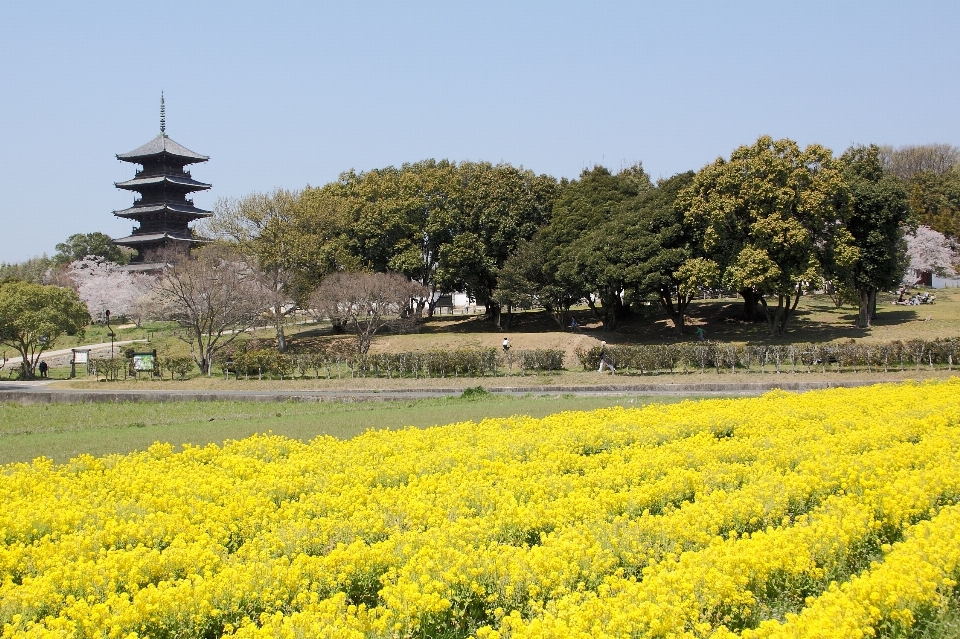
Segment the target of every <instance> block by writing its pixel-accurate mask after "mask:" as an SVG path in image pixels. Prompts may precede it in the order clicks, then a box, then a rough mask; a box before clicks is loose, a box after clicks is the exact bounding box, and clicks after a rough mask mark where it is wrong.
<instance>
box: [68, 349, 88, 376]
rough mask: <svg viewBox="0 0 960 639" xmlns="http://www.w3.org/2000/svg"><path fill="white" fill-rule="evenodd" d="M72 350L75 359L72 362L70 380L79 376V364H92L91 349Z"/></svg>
mask: <svg viewBox="0 0 960 639" xmlns="http://www.w3.org/2000/svg"><path fill="white" fill-rule="evenodd" d="M70 350H71V351H72V352H73V359H71V360H70V379H73V378H74V377H76V376H77V364H89V363H90V349H89V348H71V349H70Z"/></svg>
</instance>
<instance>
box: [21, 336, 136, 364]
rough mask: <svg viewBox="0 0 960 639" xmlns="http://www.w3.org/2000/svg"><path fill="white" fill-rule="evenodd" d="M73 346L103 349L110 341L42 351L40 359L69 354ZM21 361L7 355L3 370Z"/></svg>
mask: <svg viewBox="0 0 960 639" xmlns="http://www.w3.org/2000/svg"><path fill="white" fill-rule="evenodd" d="M146 341H147V340H145V339H128V340H124V341H122V342H114V343H113V347H114V348H116V347H118V346H126V345H127V344H135V343H137V342H146ZM74 348H89V349H90V350H91V351H98V350H103V349H105V348H106V349H109V348H110V342H104V343H103V344H81V345H79V346H74V347H73V348H61V349H58V350H55V351H43V354H42V355H41V356H40V359H53V358H55V357H63V356H64V355H70V354H71V353H72V352H73V349H74ZM21 361H23V358H22V357H20V356H19V355H17V356H16V357H8V358H7V360H6V363H5V364H4V365H3V368H4V370H6V369H9V368H10V367H11V366H12V367H14V368H16V367H17V366H20V362H21Z"/></svg>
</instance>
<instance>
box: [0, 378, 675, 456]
mask: <svg viewBox="0 0 960 639" xmlns="http://www.w3.org/2000/svg"><path fill="white" fill-rule="evenodd" d="M680 399H681V398H678V397H664V398H651V397H609V396H608V397H569V396H568V397H535V396H526V397H510V396H495V395H487V394H483V393H481V394H479V396H476V395H475V396H473V397H471V396H469V394H468V396H466V397H451V398H444V399H424V400H416V401H409V402H384V403H380V402H376V403H358V404H317V403H310V402H303V403H301V402H277V403H261V402H168V403H153V402H150V403H118V404H106V403H104V404H44V405H31V406H20V405H16V404H0V464H9V463H13V462H28V461H31V460H33V459H35V458H37V457H40V456H46V457H49V458H51V459H53V460H54V461H56V462H65V461H67V460H68V459H70V458H72V457H75V456H76V455H79V454H81V453H86V454H90V455H94V456H101V455H108V454H115V453H118V454H126V453H129V452H132V451H134V450H144V449H146V448H147V447H148V446H150V444H152V443H154V442H157V441H162V442H169V443H171V444H174V445H176V446H182V445H183V444H192V445H194V446H204V445H206V444H210V443H213V444H222V443H223V442H224V441H226V440H231V439H233V440H236V439H243V438H245V437H249V436H250V435H253V434H255V433H265V432H267V431H272V432H273V433H275V434H278V435H284V436H286V437H290V438H294V439H299V440H301V441H309V440H311V439H313V438H315V437H318V436H320V435H330V436H332V437H337V438H341V439H346V438H350V437H353V436H355V435H357V434H360V433H362V432H364V431H366V430H368V429H371V428H377V429H397V428H404V427H419V428H422V427H429V426H434V425H437V424H450V423H454V422H463V421H475V422H479V421H480V420H482V419H484V418H487V417H509V416H511V415H518V414H524V415H530V416H532V417H543V416H545V415H549V414H552V413H556V412H560V411H565V410H592V409H594V408H600V407H604V406H615V405H640V404H646V403H650V402H653V401H658V402H665V403H672V402H676V401H680Z"/></svg>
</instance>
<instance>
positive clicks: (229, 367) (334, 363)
mask: <svg viewBox="0 0 960 639" xmlns="http://www.w3.org/2000/svg"><path fill="white" fill-rule="evenodd" d="M563 359H564V353H563V351H560V350H549V349H537V350H525V351H523V350H522V351H511V352H509V353H507V354H506V355H505V356H504V355H502V354H501V353H500V352H498V350H497V349H496V348H464V349H457V350H453V351H442V350H433V351H427V352H403V353H375V354H370V353H368V354H365V355H358V354H356V353H352V354H349V353H342V352H341V353H337V352H319V353H299V354H292V355H288V354H280V353H277V352H276V351H275V350H272V349H268V348H256V349H250V350H243V349H237V350H236V351H234V352H233V353H232V358H231V359H230V360H229V361H227V362H225V363H224V364H222V366H221V370H222V371H223V374H224V375H227V374H229V373H235V374H236V375H237V377H241V376H242V377H244V378H246V379H249V378H250V377H256V378H258V379H262V378H263V376H264V375H267V376H270V377H273V376H279V377H280V378H281V379H284V378H293V377H296V376H299V377H313V378H315V379H319V378H321V377H323V378H326V379H334V378H337V379H342V378H344V377H387V378H392V377H413V378H420V377H428V378H429V377H441V378H443V377H487V376H491V377H496V376H498V375H503V374H508V373H510V372H513V371H514V370H517V371H518V372H519V373H520V374H521V375H522V374H526V373H527V372H528V371H530V372H541V371H551V370H562V369H563ZM504 368H506V369H507V371H506V372H505V371H503V369H504Z"/></svg>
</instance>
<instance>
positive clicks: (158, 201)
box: [113, 96, 212, 262]
mask: <svg viewBox="0 0 960 639" xmlns="http://www.w3.org/2000/svg"><path fill="white" fill-rule="evenodd" d="M117 159H118V160H121V161H123V162H131V163H134V164H140V165H142V166H143V169H142V170H140V171H137V174H136V175H135V176H134V178H133V179H132V180H127V181H125V182H117V183H115V186H116V187H117V188H118V189H126V190H128V191H135V192H137V193H139V194H140V198H139V199H137V200H135V201H134V203H133V206H132V207H130V208H128V209H124V210H122V211H114V212H113V214H114V215H116V216H117V217H123V218H127V219H131V220H136V221H137V222H139V223H140V226H139V227H137V228H135V229H133V233H132V234H130V235H128V236H127V237H122V238H119V239H115V240H114V241H113V242H114V244H117V245H119V246H126V247H128V248H131V249H134V250H136V251H137V256H136V257H135V258H133V260H132V261H133V262H144V261H146V262H153V261H156V258H154V257H152V256H153V255H156V254H157V253H158V252H160V251H161V250H163V249H165V248H168V247H175V248H178V249H180V250H186V249H188V248H189V247H191V246H194V245H197V244H202V243H203V240H202V239H198V238H195V237H194V236H193V234H192V233H191V231H190V227H189V223H190V222H192V221H194V220H197V219H200V218H204V217H210V215H212V213H211V212H210V211H205V210H203V209H199V208H197V207H195V206H194V205H193V200H188V199H187V194H188V193H192V192H194V191H205V190H206V189H209V188H210V185H209V184H205V183H203V182H198V181H196V180H194V179H193V177H192V176H191V175H190V172H189V171H186V170H184V168H183V167H185V166H187V165H188V164H195V163H197V162H206V161H207V160H209V159H210V158H208V157H207V156H206V155H200V154H199V153H194V152H193V151H191V150H190V149H188V148H186V147H184V146H182V145H180V144H177V143H176V142H174V141H173V140H172V139H170V138H169V137H168V136H167V132H166V114H165V106H164V103H163V97H162V96H161V98H160V135H158V136H157V137H155V138H154V139H152V140H150V141H149V142H147V143H146V144H144V145H143V146H141V147H139V148H137V149H134V150H133V151H130V152H129V153H121V154H119V155H117Z"/></svg>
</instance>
